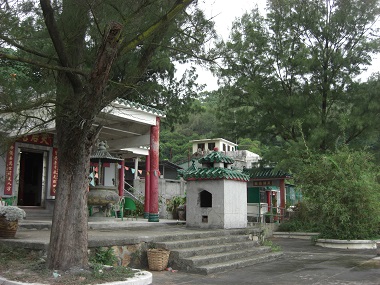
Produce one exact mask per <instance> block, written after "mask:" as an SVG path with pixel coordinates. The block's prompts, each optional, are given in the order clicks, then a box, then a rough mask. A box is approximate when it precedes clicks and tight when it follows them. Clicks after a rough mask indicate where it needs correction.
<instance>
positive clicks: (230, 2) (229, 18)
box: [177, 0, 380, 91]
mask: <svg viewBox="0 0 380 285" xmlns="http://www.w3.org/2000/svg"><path fill="white" fill-rule="evenodd" d="M198 5H199V6H200V8H201V9H202V10H203V11H205V14H206V17H208V18H213V20H214V22H215V29H216V31H217V33H218V34H219V35H220V36H221V37H222V38H223V39H224V40H227V39H228V36H229V34H230V31H231V26H232V22H233V21H234V20H235V19H236V18H237V17H240V16H242V15H243V14H244V13H245V12H247V11H250V10H252V9H253V8H255V7H256V5H257V7H258V8H259V10H260V11H262V13H264V12H265V6H266V0H198ZM177 68H178V70H179V73H181V72H183V69H185V68H186V67H185V66H181V67H177ZM197 71H198V83H200V84H206V88H205V90H206V91H212V90H216V89H218V84H217V79H216V78H215V77H214V76H213V75H212V74H211V72H209V71H208V70H206V69H203V68H198V69H197ZM378 71H380V57H378V58H375V59H374V61H373V62H372V66H369V67H368V70H367V71H366V72H364V73H363V74H362V76H360V79H362V80H365V79H366V78H367V77H368V76H369V75H370V74H372V73H373V72H378Z"/></svg>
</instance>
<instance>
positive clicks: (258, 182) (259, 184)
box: [253, 180, 272, 186]
mask: <svg viewBox="0 0 380 285" xmlns="http://www.w3.org/2000/svg"><path fill="white" fill-rule="evenodd" d="M253 186H272V181H270V180H266V181H254V182H253Z"/></svg>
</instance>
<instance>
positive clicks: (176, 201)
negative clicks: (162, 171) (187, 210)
mask: <svg viewBox="0 0 380 285" xmlns="http://www.w3.org/2000/svg"><path fill="white" fill-rule="evenodd" d="M185 203H186V197H182V196H174V197H173V198H172V199H170V200H168V201H167V203H166V211H168V212H171V213H172V214H173V219H175V220H177V219H178V211H177V210H178V207H179V206H181V205H184V204H185Z"/></svg>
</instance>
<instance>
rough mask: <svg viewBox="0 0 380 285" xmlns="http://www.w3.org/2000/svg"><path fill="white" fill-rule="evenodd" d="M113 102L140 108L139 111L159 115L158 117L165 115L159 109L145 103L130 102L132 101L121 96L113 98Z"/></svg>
mask: <svg viewBox="0 0 380 285" xmlns="http://www.w3.org/2000/svg"><path fill="white" fill-rule="evenodd" d="M115 102H116V103H119V104H121V105H124V106H126V107H129V108H133V109H136V110H140V111H144V112H148V113H151V114H154V115H157V116H160V117H165V116H166V114H165V112H164V111H161V110H158V109H156V108H152V107H149V106H145V105H143V104H140V103H136V102H132V101H129V100H126V99H123V98H117V99H116V100H115Z"/></svg>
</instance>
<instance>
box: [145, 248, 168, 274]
mask: <svg viewBox="0 0 380 285" xmlns="http://www.w3.org/2000/svg"><path fill="white" fill-rule="evenodd" d="M147 253H148V265H149V269H150V270H153V271H162V270H164V269H165V268H166V267H167V266H168V262H169V255H170V251H169V250H166V249H162V248H152V249H148V252H147Z"/></svg>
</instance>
